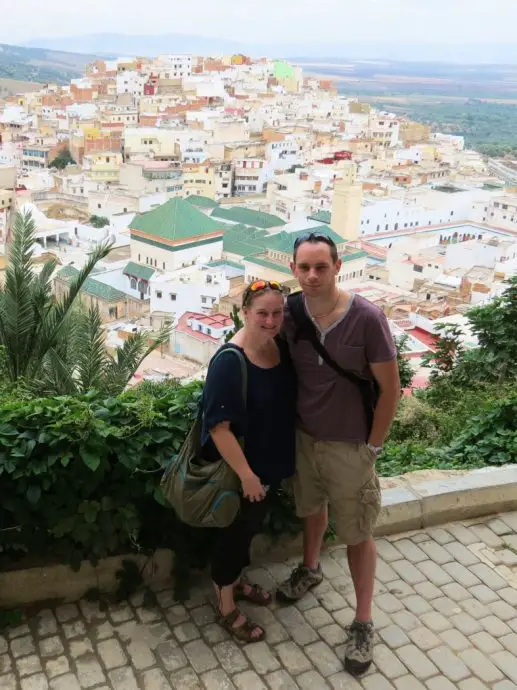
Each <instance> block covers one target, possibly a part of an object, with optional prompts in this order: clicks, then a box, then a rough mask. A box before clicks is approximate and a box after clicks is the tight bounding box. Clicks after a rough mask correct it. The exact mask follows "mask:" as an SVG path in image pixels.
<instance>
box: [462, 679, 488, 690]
mask: <svg viewBox="0 0 517 690" xmlns="http://www.w3.org/2000/svg"><path fill="white" fill-rule="evenodd" d="M458 688H459V689H460V690H488V686H487V685H485V684H484V683H482V682H481V681H480V680H478V679H477V678H467V680H462V681H461V683H460V684H459V685H458Z"/></svg>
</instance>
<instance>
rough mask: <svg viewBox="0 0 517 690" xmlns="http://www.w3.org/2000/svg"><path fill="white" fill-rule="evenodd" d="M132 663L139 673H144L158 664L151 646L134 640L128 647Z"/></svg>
mask: <svg viewBox="0 0 517 690" xmlns="http://www.w3.org/2000/svg"><path fill="white" fill-rule="evenodd" d="M127 653H128V655H129V658H130V659H131V663H132V664H133V666H134V667H135V668H136V670H137V671H143V670H144V669H146V668H150V667H151V666H153V665H154V664H155V663H156V658H155V656H154V654H153V652H152V651H151V649H150V647H149V645H148V644H147V643H146V642H143V641H141V640H133V641H132V642H130V643H129V644H128V646H127Z"/></svg>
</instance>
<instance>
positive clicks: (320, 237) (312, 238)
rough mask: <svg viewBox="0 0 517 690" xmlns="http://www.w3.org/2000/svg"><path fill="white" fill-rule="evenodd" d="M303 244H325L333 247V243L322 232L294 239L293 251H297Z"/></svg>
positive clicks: (308, 233) (310, 233) (309, 233)
mask: <svg viewBox="0 0 517 690" xmlns="http://www.w3.org/2000/svg"><path fill="white" fill-rule="evenodd" d="M304 242H325V243H326V244H328V245H329V246H330V247H333V246H334V245H335V242H334V241H333V240H331V239H330V237H329V236H328V235H325V234H324V233H323V232H307V233H305V235H300V236H299V237H297V238H296V240H295V241H294V249H298V247H299V246H300V245H301V244H303V243H304Z"/></svg>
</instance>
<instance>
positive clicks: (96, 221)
mask: <svg viewBox="0 0 517 690" xmlns="http://www.w3.org/2000/svg"><path fill="white" fill-rule="evenodd" d="M90 223H91V224H92V225H93V227H94V228H104V227H106V225H109V224H110V222H109V220H108V218H105V217H104V216H95V215H94V216H90Z"/></svg>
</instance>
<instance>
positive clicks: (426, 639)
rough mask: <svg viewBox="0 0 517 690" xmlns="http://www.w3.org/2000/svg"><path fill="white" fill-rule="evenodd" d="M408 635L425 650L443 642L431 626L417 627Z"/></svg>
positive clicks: (419, 647)
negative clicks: (430, 628)
mask: <svg viewBox="0 0 517 690" xmlns="http://www.w3.org/2000/svg"><path fill="white" fill-rule="evenodd" d="M408 635H409V637H410V638H411V642H413V644H415V645H416V646H417V647H418V649H421V650H422V651H423V652H426V651H427V650H428V649H433V647H439V646H440V645H441V644H442V641H441V640H440V638H439V637H437V636H436V635H435V634H434V632H432V630H429V628H416V629H415V630H410V631H409V633H408Z"/></svg>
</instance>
